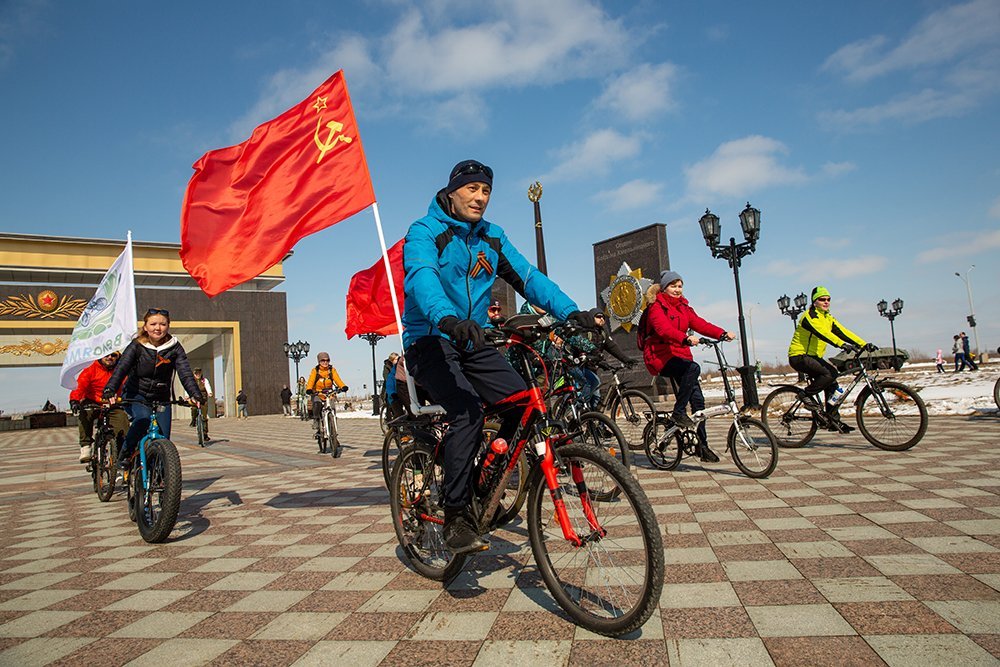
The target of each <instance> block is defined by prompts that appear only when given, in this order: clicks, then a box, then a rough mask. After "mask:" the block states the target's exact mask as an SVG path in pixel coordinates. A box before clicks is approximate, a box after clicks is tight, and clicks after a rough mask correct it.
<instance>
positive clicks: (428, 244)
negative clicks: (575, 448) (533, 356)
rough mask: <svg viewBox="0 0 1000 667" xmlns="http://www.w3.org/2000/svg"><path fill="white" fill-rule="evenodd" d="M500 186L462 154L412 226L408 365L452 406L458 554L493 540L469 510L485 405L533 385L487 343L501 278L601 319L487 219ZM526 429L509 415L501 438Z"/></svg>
mask: <svg viewBox="0 0 1000 667" xmlns="http://www.w3.org/2000/svg"><path fill="white" fill-rule="evenodd" d="M492 189H493V170H492V169H490V168H489V167H487V166H486V165H484V164H482V163H481V162H477V161H475V160H465V161H463V162H459V163H458V164H457V165H455V167H454V169H452V171H451V175H450V176H449V179H448V185H447V186H446V187H444V188H442V189H441V190H440V191H439V192H438V193H437V195H436V196H435V197H434V199H433V201H431V204H430V208H429V210H428V212H427V215H426V216H424V217H423V218H421V219H419V220H417V221H416V222H414V223H413V224H412V225H410V229H409V231H408V232H407V234H406V243H405V244H404V246H403V268H404V269H405V271H406V278H405V280H404V289H405V293H406V302H405V306H404V308H405V311H404V314H403V327H404V330H403V343H404V344H405V345H406V352H405V354H406V368H407V370H408V371H409V372H410V373H411V375H412V376H413V378H414V379H415V380H416V381H417V382H418V383H419V384H420V385H422V386H423V387H424V388H425V389H426V390H427V392H428V393H429V394H430V395H431V398H432V399H433V400H434V401H435V402H436V403H438V404H440V405H441V406H442V407H444V409H445V410H446V412H447V417H448V422H449V428H448V432H447V433H446V434H445V436H444V443H443V444H444V459H445V460H444V483H443V485H442V486H443V492H444V498H443V503H442V504H443V507H444V515H445V525H444V537H445V541H446V542H447V544H448V548H449V549H451V550H452V551H453V552H455V553H466V552H470V551H481V550H483V549H486V548H488V545H487V544H486V542H484V541H483V540H482V539H480V537H479V534H478V532H477V531H476V529H475V528H474V526H473V522H472V520H471V519H470V518H469V517H468V515H467V513H466V508H467V507H468V505H469V504H470V502H471V501H472V496H471V492H470V487H469V481H470V479H469V478H470V474H471V472H472V463H473V458H474V457H475V453H476V447H477V445H478V443H479V441H480V438H481V437H482V430H483V414H484V413H483V403H484V402H485V403H487V404H495V403H498V402H499V401H501V400H503V399H505V398H507V397H508V396H510V395H512V394H515V393H517V392H518V391H523V390H524V389H526V385H525V382H524V380H523V379H521V377H520V376H519V375H518V374H517V372H516V371H515V370H514V369H513V368H512V367H511V365H510V364H509V363H507V361H506V360H505V359H504V358H503V355H502V354H500V352H499V351H498V350H496V349H495V348H493V347H488V346H485V335H484V333H483V327H484V326H486V324H487V322H488V314H487V310H488V308H489V305H490V303H491V298H490V292H491V289H492V287H493V283H494V281H495V280H496V278H497V277H498V276H499V277H501V278H503V279H504V280H505V281H506V282H507V283H508V284H510V285H511V286H512V287H513V288H514V289H515V290H516V291H517V292H518V293H520V294H521V296H523V297H525V298H526V299H527V300H528V301H530V302H531V303H534V304H538V305H539V306H541V307H542V308H544V309H545V310H546V311H548V312H549V313H552V314H553V315H554V316H555V317H557V318H559V319H571V320H574V321H577V322H578V323H580V324H583V325H584V326H588V327H592V326H593V323H594V321H593V318H592V317H590V315H589V313H581V312H580V311H579V309H578V308H577V306H576V304H575V303H573V301H572V299H570V298H569V297H568V296H566V295H565V294H564V293H563V292H562V290H560V289H559V287H558V286H557V285H556V284H555V283H553V282H552V281H551V280H549V279H548V277H547V276H546V275H545V274H544V273H542V272H541V271H539V270H538V269H536V268H535V267H533V266H531V264H529V263H528V261H527V260H526V259H525V258H524V257H523V256H522V255H521V253H520V252H518V250H517V249H516V248H515V247H514V246H513V244H511V243H510V241H509V240H508V239H507V235H506V234H505V233H504V231H503V230H502V229H501V228H500V227H498V226H497V225H494V224H493V223H490V222H487V221H486V220H485V219H483V214H484V213H485V212H486V206H487V205H488V204H489V201H490V194H491V192H492ZM511 422H514V423H511ZM516 428H517V423H516V422H515V420H512V419H505V420H503V421H502V422H501V428H500V430H499V433H498V437H502V438H505V439H509V438H510V437H511V436H513V434H514V431H515V429H516Z"/></svg>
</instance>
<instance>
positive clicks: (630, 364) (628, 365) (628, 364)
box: [623, 359, 639, 368]
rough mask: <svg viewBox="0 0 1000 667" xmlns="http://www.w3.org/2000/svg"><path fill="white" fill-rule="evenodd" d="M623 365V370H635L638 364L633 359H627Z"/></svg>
mask: <svg viewBox="0 0 1000 667" xmlns="http://www.w3.org/2000/svg"><path fill="white" fill-rule="evenodd" d="M623 363H624V364H625V368H635V367H636V366H638V365H639V362H638V361H636V360H635V359H629V360H628V361H625V362H623Z"/></svg>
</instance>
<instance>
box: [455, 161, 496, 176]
mask: <svg viewBox="0 0 1000 667" xmlns="http://www.w3.org/2000/svg"><path fill="white" fill-rule="evenodd" d="M472 174H486V175H487V176H488V177H489V178H490V180H493V170H492V169H490V168H489V167H487V166H486V165H485V164H478V163H472V164H467V165H465V166H464V167H462V168H461V169H459V170H458V171H456V172H455V173H454V174H452V178H455V177H456V176H471V175H472Z"/></svg>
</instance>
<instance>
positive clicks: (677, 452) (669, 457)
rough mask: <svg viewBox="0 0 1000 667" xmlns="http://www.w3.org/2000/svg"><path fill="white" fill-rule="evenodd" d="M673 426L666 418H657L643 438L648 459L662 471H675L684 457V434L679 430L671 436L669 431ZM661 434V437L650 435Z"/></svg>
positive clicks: (675, 430)
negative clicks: (668, 433)
mask: <svg viewBox="0 0 1000 667" xmlns="http://www.w3.org/2000/svg"><path fill="white" fill-rule="evenodd" d="M671 426H673V424H672V423H671V421H670V420H669V419H667V418H666V417H659V416H658V417H657V418H656V423H655V424H653V423H652V422H651V423H650V425H649V426H648V427H647V428H648V432H647V433H644V434H643V436H642V441H643V444H644V445H645V446H646V457H647V458H648V459H649V462H650V463H651V464H652V465H653V467H654V468H659V469H660V470H673V469H674V468H676V467H677V466H678V465H680V463H681V458H682V457H683V456H684V448H683V442H684V441H683V433H682V432H681V431H680V430H679V429H674V430H673V431H672V432H671V433H670V435H667V431H668V430H669V429H670V427H671ZM650 433H652V434H656V433H659V434H660V435H659V436H657V435H650Z"/></svg>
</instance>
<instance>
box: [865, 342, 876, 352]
mask: <svg viewBox="0 0 1000 667" xmlns="http://www.w3.org/2000/svg"><path fill="white" fill-rule="evenodd" d="M861 349H863V350H864V351H865V352H874V351H876V350H877V349H878V345H876V344H875V343H865V346H864V347H863V348H861Z"/></svg>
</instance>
